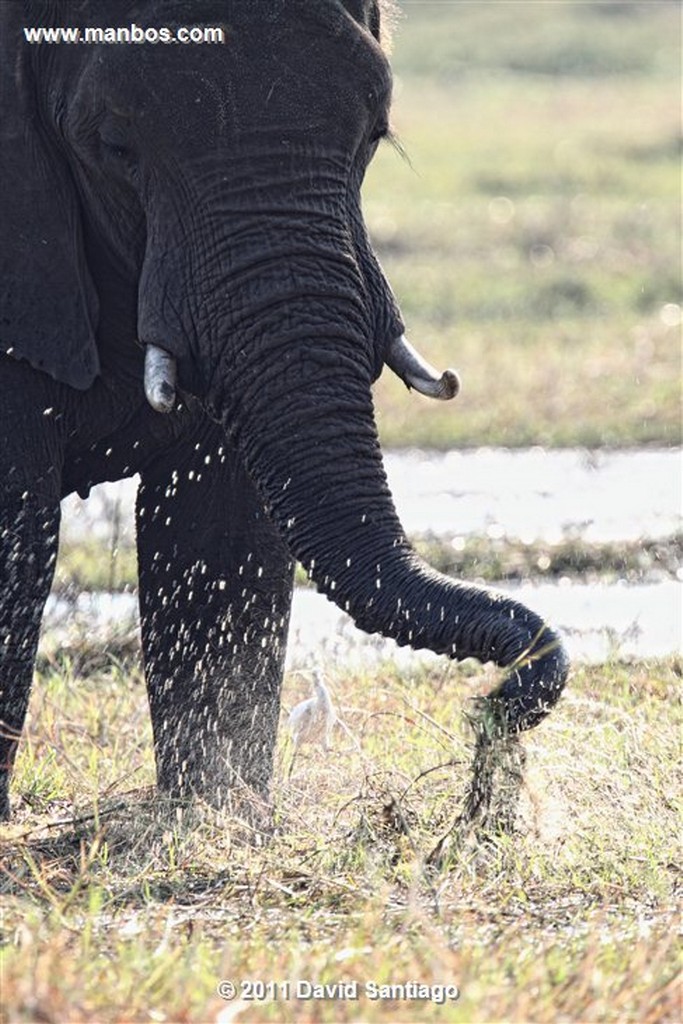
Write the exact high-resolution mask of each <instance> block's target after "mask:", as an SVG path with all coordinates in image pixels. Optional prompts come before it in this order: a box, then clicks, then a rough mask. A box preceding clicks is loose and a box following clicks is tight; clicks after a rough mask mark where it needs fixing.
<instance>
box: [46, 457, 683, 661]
mask: <svg viewBox="0 0 683 1024" xmlns="http://www.w3.org/2000/svg"><path fill="white" fill-rule="evenodd" d="M385 463H386V468H387V474H388V477H389V482H390V485H391V488H392V491H393V494H394V497H395V500H396V506H397V509H398V511H399V515H400V516H401V519H402V522H403V524H404V527H405V529H406V530H407V531H408V532H409V533H426V532H432V533H434V534H436V535H437V536H445V537H454V536H466V535H467V534H480V535H481V534H487V533H488V535H489V536H491V537H503V536H508V537H511V538H513V537H514V538H518V539H520V540H523V541H526V542H529V543H531V542H533V541H535V540H543V541H546V542H548V543H553V542H556V541H559V540H561V539H563V538H565V537H568V536H570V537H578V538H581V539H582V540H583V541H584V542H585V543H595V542H599V541H615V542H619V541H634V540H638V539H640V538H645V537H665V536H668V535H670V534H672V533H674V532H676V531H678V530H680V529H681V528H682V527H683V516H682V515H681V512H682V508H681V491H682V478H683V463H682V461H681V453H680V452H679V451H661V450H660V451H657V450H645V451H632V452H613V453H602V452H599V453H593V452H586V451H579V450H563V451H549V452H546V451H543V450H541V449H531V450H528V451H512V452H511V451H506V450H499V449H483V450H480V451H467V452H450V453H447V454H438V453H425V452H399V453H392V454H389V455H387V456H386V457H385ZM135 488H136V483H135V482H134V481H122V482H121V483H120V484H106V485H103V486H102V487H101V488H96V489H95V490H94V492H93V495H92V496H91V498H90V499H89V500H88V502H82V501H80V499H78V498H73V497H72V498H69V499H67V500H66V501H65V503H64V506H65V507H64V516H63V522H64V531H65V533H67V534H70V535H71V536H72V537H73V536H78V535H79V534H81V535H82V534H83V533H85V532H89V533H94V534H99V535H100V536H102V537H108V536H110V533H111V525H110V523H109V522H108V521H107V514H109V515H110V514H111V510H112V508H113V507H114V506H115V504H116V503H117V502H119V503H120V508H121V518H122V524H123V531H122V532H123V534H124V535H125V533H126V532H128V534H129V535H130V533H131V532H132V521H133V512H132V506H133V501H134V496H135ZM499 589H502V590H506V591H508V592H511V593H513V594H514V596H515V597H517V598H518V599H519V600H521V601H523V602H524V603H525V604H528V605H529V606H530V607H531V608H533V609H534V610H535V611H537V612H538V613H539V614H540V615H542V616H543V617H545V618H547V619H548V621H550V622H551V623H552V624H553V625H555V626H557V627H558V629H559V631H560V633H561V634H562V635H563V637H564V639H565V642H566V644H567V647H568V649H569V652H570V654H571V656H572V658H573V659H574V660H575V661H602V660H604V659H605V658H608V657H613V656H622V657H640V658H642V657H656V656H661V655H666V654H670V653H672V652H678V651H680V650H681V648H682V646H683V638H682V632H683V631H682V625H681V624H682V623H683V603H682V598H681V594H682V587H681V584H680V583H677V582H675V581H664V582H659V583H653V584H648V585H625V584H619V583H616V584H587V583H581V582H574V581H565V580H563V581H561V582H560V583H545V582H544V583H538V584H537V583H528V584H524V585H522V586H505V587H503V586H501V587H500V588H499ZM73 611H74V610H72V611H70V612H69V616H70V618H69V622H70V626H69V628H71V629H74V628H76V629H78V628H81V627H80V626H79V623H85V624H86V626H87V628H88V629H93V630H95V629H101V630H105V631H106V630H107V629H109V628H111V625H112V623H119V624H125V623H126V622H127V623H128V624H129V625H130V626H131V627H132V626H133V625H134V622H135V614H136V602H135V599H134V598H133V597H132V596H130V595H88V594H82V595H80V596H79V598H78V602H77V605H76V608H75V614H73ZM63 612H64V606H63V605H62V607H61V610H60V605H59V602H57V601H55V599H54V598H51V600H50V605H49V608H48V613H49V614H48V620H47V622H48V625H49V623H50V622H52V623H53V624H56V623H57V622H58V620H59V619H60V617H63ZM83 628H85V626H84V627H83ZM417 656H418V655H416V654H414V653H412V652H409V651H406V650H400V649H399V648H397V647H396V645H395V644H393V643H392V642H391V641H385V640H384V639H382V638H378V637H367V636H366V635H365V634H364V633H361V632H359V631H358V630H356V629H355V627H354V626H353V623H352V622H351V620H350V619H349V618H348V616H346V615H344V614H343V613H342V612H341V611H339V609H338V608H337V607H336V606H335V605H333V604H330V603H329V602H327V601H326V600H325V599H324V598H322V597H320V595H318V594H315V593H314V592H312V591H300V592H298V593H297V594H296V595H295V599H294V607H293V614H292V625H291V631H290V644H289V651H288V664H289V666H290V667H297V666H300V665H302V664H303V663H304V662H307V661H310V659H311V658H320V657H323V658H326V659H336V660H339V659H343V660H344V661H346V662H357V663H359V664H367V662H368V660H369V659H371V660H372V659H374V660H379V659H382V658H385V657H394V658H396V659H399V660H405V659H409V658H415V657H417ZM419 657H427V658H429V657H434V656H433V655H430V654H429V652H425V653H423V654H420V655H419Z"/></svg>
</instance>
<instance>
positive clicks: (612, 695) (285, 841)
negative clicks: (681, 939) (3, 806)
mask: <svg viewBox="0 0 683 1024" xmlns="http://www.w3.org/2000/svg"><path fill="white" fill-rule="evenodd" d="M680 675H681V666H680V663H679V662H678V661H675V660H674V661H668V662H657V663H642V664H639V665H623V664H611V665H606V666H600V667H595V668H582V669H579V670H577V671H576V672H575V673H574V677H573V679H572V681H571V684H570V686H569V689H568V691H567V694H566V696H565V697H564V698H563V701H562V703H561V705H560V706H559V708H558V709H556V711H555V712H554V713H553V715H552V716H551V717H550V718H549V719H548V720H547V722H546V723H544V724H543V725H542V726H541V727H539V729H538V730H536V731H535V732H534V733H532V734H530V735H529V736H527V737H526V738H525V740H524V745H525V747H526V750H527V754H528V761H527V771H526V782H525V785H524V789H523V794H522V802H521V808H520V818H519V823H518V831H517V834H515V835H514V836H512V837H510V836H508V837H498V838H495V837H490V838H489V839H488V841H486V842H484V841H482V840H480V841H476V840H475V838H474V837H470V838H469V840H468V841H467V843H465V845H464V846H463V847H462V849H461V851H460V853H459V855H458V856H456V857H455V858H454V860H453V863H452V864H451V868H450V870H449V871H447V872H442V873H441V874H440V875H438V876H431V877H429V878H427V877H425V874H424V870H423V866H424V860H425V857H426V856H428V854H429V853H430V851H431V850H433V848H434V847H435V845H436V844H437V842H438V841H439V840H440V839H441V838H442V837H443V836H444V835H445V834H447V833H448V832H449V830H450V828H451V826H452V823H453V819H454V816H455V814H456V813H457V809H458V805H459V801H460V799H461V795H462V791H463V787H464V785H465V782H466V773H467V764H468V760H469V756H470V738H469V735H468V733H467V731H466V730H465V729H464V727H463V719H462V710H463V708H465V707H466V706H467V704H468V703H469V700H470V699H471V698H472V697H474V696H475V695H476V694H477V693H480V692H481V691H482V690H487V689H488V688H489V687H490V686H491V683H492V678H491V674H490V672H489V671H488V670H482V669H477V670H476V671H475V670H473V669H472V668H471V667H469V666H468V665H464V666H461V667H459V668H457V667H453V666H450V665H443V666H439V667H437V668H434V669H431V670H426V669H423V670H418V671H414V672H410V673H403V674H401V673H399V672H397V671H396V669H391V668H389V667H388V666H387V667H385V668H383V669H380V670H378V671H377V672H376V673H374V674H373V675H367V674H363V673H357V674H353V673H339V672H338V673H337V674H335V675H334V676H333V677H332V682H333V686H334V689H335V692H336V695H337V700H338V704H339V706H340V709H341V711H342V714H343V716H344V718H345V720H346V721H347V723H348V725H349V726H350V728H351V729H352V730H353V732H354V734H355V736H356V737H357V739H358V741H359V743H360V746H361V750H362V753H360V754H359V753H358V752H356V751H355V750H353V749H352V748H351V745H350V743H349V742H348V741H347V739H346V738H345V737H343V736H342V735H339V736H338V737H337V739H336V741H335V748H336V751H335V754H334V756H331V757H327V758H326V757H325V756H324V754H323V753H322V752H321V751H319V750H317V749H315V748H307V749H305V750H304V751H303V752H302V753H301V754H300V755H299V759H298V760H297V762H296V763H295V765H294V768H293V771H292V774H291V776H290V777H289V779H287V777H286V771H285V768H286V765H287V764H288V753H287V751H286V748H284V747H283V750H282V757H281V763H282V769H281V771H280V774H279V776H278V781H277V783H276V786H275V792H274V795H275V805H276V810H277V822H278V829H277V832H276V834H275V835H274V836H273V837H272V838H271V839H270V841H269V842H268V843H267V844H266V845H261V846H254V845H253V844H250V843H245V835H244V829H243V828H240V827H239V825H238V824H237V823H236V822H235V821H234V820H231V819H230V818H229V817H227V816H221V815H217V814H216V813H215V812H211V811H210V810H209V809H208V808H201V807H200V808H196V809H195V810H194V812H192V813H189V812H186V817H185V819H184V820H179V819H178V817H177V815H176V814H175V813H173V812H172V811H170V810H168V811H164V809H163V808H162V807H161V806H160V805H159V804H158V803H156V802H155V801H154V799H153V796H152V794H151V791H150V790H149V788H148V787H149V786H151V784H152V782H153V764H152V751H151V738H150V730H149V724H148V720H147V710H146V700H145V695H144V689H143V685H142V681H141V678H140V674H139V671H138V669H137V668H136V667H135V664H134V663H132V664H131V663H128V664H125V665H124V664H118V665H113V666H111V665H110V666H109V667H108V668H104V669H100V670H99V671H98V672H96V673H94V674H91V675H90V676H89V677H87V678H76V677H74V676H73V674H70V673H68V672H66V673H65V672H63V671H56V670H48V671H46V672H45V673H44V674H43V675H42V676H41V678H40V679H39V680H38V685H37V687H36V691H35V693H34V697H33V704H32V709H31V716H30V722H29V728H28V732H27V736H26V739H25V742H24V744H23V746H22V749H21V753H20V756H19V760H18V765H17V774H16V781H15V786H14V791H13V792H14V802H15V808H16V811H15V818H14V822H13V824H11V825H9V826H5V827H3V828H2V829H0V863H1V864H2V869H1V870H0V891H2V894H3V905H4V912H3V921H2V933H3V946H2V949H1V951H0V957H1V960H0V970H1V972H2V974H1V977H2V994H3V1007H4V1010H3V1013H4V1017H3V1019H4V1020H8V1021H38V1020H51V1021H69V1022H74V1021H90V1020H98V1021H103V1022H104V1021H118V1020H122V1019H125V1020H127V1021H137V1020H140V1021H142V1020H155V1021H181V1020H186V1021H202V1022H203V1021H216V1020H219V1021H221V1020H223V1021H227V1020H232V1019H238V1020H240V1021H245V1022H246V1021H258V1022H261V1021H307V1022H310V1021H332V1020H342V1021H354V1020H363V1021H381V1020H386V1021H389V1020H391V1021H406V1022H408V1021H410V1022H413V1021H416V1020H418V1019H419V1020H424V1021H451V1022H473V1021H493V1020H509V1021H531V1020H533V1021H539V1022H542V1021H557V1020H566V1021H586V1020H604V1021H619V1022H625V1021H672V1022H673V1021H674V1020H676V1019H677V1016H676V1015H677V1012H678V1006H679V1004H678V1002H677V998H676V970H677V959H676V945H675V938H674V931H675V929H674V909H673V908H674V902H673V900H674V890H675V884H676V881H677V877H678V866H677V862H678V854H679V850H678V841H677V834H678V833H677V829H678V820H677V817H676V806H675V802H676V793H677V792H680V789H677V787H676V772H677V770H678V769H677V763H678V754H679V749H678V746H679V744H678V736H679V732H678V728H679V726H680V716H679V714H678V710H677V708H676V703H675V701H676V694H677V692H678V690H679V687H680ZM302 693H303V691H302V689H301V684H300V682H299V683H296V682H295V681H294V680H293V679H290V680H288V682H287V686H286V690H285V702H286V704H287V705H289V706H291V705H292V704H293V703H294V702H295V701H296V700H298V699H300V697H301V696H302ZM397 809H398V810H397ZM399 811H400V813H399ZM221 979H230V980H232V981H233V982H236V983H238V984H239V983H240V982H241V981H242V980H245V979H261V980H263V981H265V982H268V981H284V980H289V981H295V980H296V979H310V980H311V981H315V982H327V983H334V982H339V981H357V982H359V983H364V982H366V981H368V980H372V979H374V980H377V981H379V982H385V983H386V982H393V983H395V982H398V981H409V980H412V981H415V982H420V983H424V984H430V985H437V984H441V985H443V984H453V983H454V984H457V985H458V986H459V988H460V990H461V997H460V1000H459V1001H458V1002H456V1003H450V1004H448V1005H445V1006H439V1005H436V1004H433V1003H421V1004H419V1005H417V1007H416V1004H410V1003H405V1002H403V1003H401V1002H394V1003H393V1004H392V1003H386V1002H385V1003H382V1002H376V1001H372V1000H369V999H362V1000H361V1001H360V1002H340V1001H338V1000H337V1001H329V1002H324V1003H323V1002H317V1003H310V1002H304V1001H297V1000H289V1001H284V1002H283V1001H280V1002H273V1001H265V1002H261V1003H257V1004H249V1003H240V1004H229V1003H225V1002H223V1001H222V1000H221V999H220V998H219V997H218V996H217V994H216V985H217V983H218V981H219V980H221ZM233 1009H237V1010H239V1014H238V1016H237V1017H236V1018H233V1017H230V1016H229V1014H230V1011H231V1010H233ZM221 1012H223V1013H224V1016H223V1017H220V1016H219V1014H220V1013H221Z"/></svg>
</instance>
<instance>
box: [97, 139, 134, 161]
mask: <svg viewBox="0 0 683 1024" xmlns="http://www.w3.org/2000/svg"><path fill="white" fill-rule="evenodd" d="M100 142H101V143H102V148H103V149H104V150H106V152H107V153H109V154H111V156H115V157H116V158H117V159H119V160H129V159H131V158H132V156H133V151H132V150H131V148H130V147H129V146H127V145H126V144H125V143H123V142H119V141H115V140H113V139H109V138H106V137H103V136H100Z"/></svg>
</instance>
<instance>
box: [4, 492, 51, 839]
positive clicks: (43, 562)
mask: <svg viewBox="0 0 683 1024" xmlns="http://www.w3.org/2000/svg"><path fill="white" fill-rule="evenodd" d="M58 533H59V503H58V502H57V500H56V499H55V501H54V502H53V503H49V504H46V500H45V499H42V500H40V499H31V498H29V497H28V496H23V497H18V496H16V497H13V498H8V499H6V500H5V501H4V502H3V503H2V508H1V510H0V581H2V586H1V587H0V820H5V819H7V818H8V817H9V780H10V775H11V771H12V766H13V763H14V757H15V754H16V750H17V745H18V742H19V737H20V735H21V730H22V728H23V725H24V719H25V717H26V709H27V707H28V700H29V694H30V690H31V681H32V677H33V665H34V661H35V657H36V650H37V647H38V636H39V633H40V622H41V618H42V615H43V608H44V606H45V601H46V600H47V596H48V594H49V592H50V587H51V585H52V577H53V574H54V568H55V561H56V558H57V544H58Z"/></svg>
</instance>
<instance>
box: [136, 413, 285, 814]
mask: <svg viewBox="0 0 683 1024" xmlns="http://www.w3.org/2000/svg"><path fill="white" fill-rule="evenodd" d="M141 478H142V483H141V486H140V489H139V492H138V501H137V531H138V559H139V575H140V610H141V620H142V641H143V649H144V659H145V672H146V679H147V687H148V694H149V702H150V708H151V715H152V726H153V731H154V746H155V755H156V762H157V774H158V782H159V786H160V788H161V789H162V790H164V791H165V792H167V793H168V794H170V795H172V796H174V797H180V798H185V797H188V796H190V795H192V794H199V795H201V796H202V797H204V798H205V799H206V800H208V801H209V802H211V803H213V804H215V805H217V806H225V805H227V804H229V803H230V800H231V795H232V794H235V793H236V791H243V790H244V788H246V789H247V790H248V791H252V792H253V791H256V793H258V794H259V795H261V796H265V795H267V792H268V787H269V783H270V778H271V773H272V759H273V749H274V746H275V739H276V732H277V724H278V716H279V706H280V689H281V683H282V674H283V669H284V656H285V646H286V638H287V627H288V622H289V610H290V604H291V596H292V582H293V563H292V560H291V557H290V555H289V553H288V551H287V549H286V548H285V546H284V544H283V542H282V541H281V539H280V536H279V534H278V533H277V531H276V530H275V528H274V527H273V525H272V524H271V522H270V520H269V519H268V517H267V516H266V513H265V511H264V508H263V504H262V502H261V500H260V498H259V496H258V494H257V492H256V490H255V488H254V486H253V484H252V483H251V480H250V479H249V477H248V476H247V474H246V473H245V471H244V469H243V468H242V466H241V464H240V462H239V460H238V459H237V457H236V455H235V453H234V452H233V451H232V450H231V449H230V448H229V447H228V446H227V445H226V444H225V442H224V441H223V439H222V435H221V434H220V433H219V432H218V429H217V428H216V427H215V426H213V425H208V424H207V425H206V426H205V427H204V428H203V429H202V430H201V431H200V432H199V433H198V434H197V435H195V436H193V437H191V438H190V440H188V441H184V442H182V443H179V444H177V445H176V446H174V448H172V449H171V450H169V451H168V452H167V453H165V454H164V455H163V456H162V457H161V458H156V459H155V460H153V461H150V463H149V465H148V466H147V467H146V468H144V469H143V471H142V473H141Z"/></svg>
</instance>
